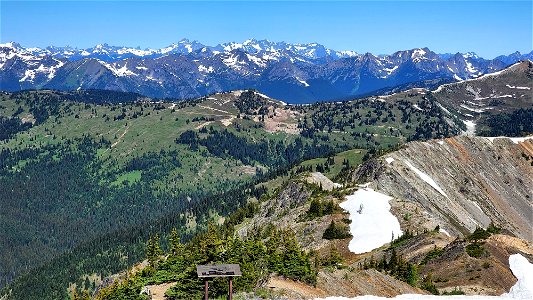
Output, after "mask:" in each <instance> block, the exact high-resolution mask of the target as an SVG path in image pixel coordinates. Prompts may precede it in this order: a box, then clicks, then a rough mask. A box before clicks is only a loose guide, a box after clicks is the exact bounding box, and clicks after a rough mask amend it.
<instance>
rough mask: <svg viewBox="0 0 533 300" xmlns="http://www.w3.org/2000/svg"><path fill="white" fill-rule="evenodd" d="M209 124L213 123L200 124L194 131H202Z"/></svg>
mask: <svg viewBox="0 0 533 300" xmlns="http://www.w3.org/2000/svg"><path fill="white" fill-rule="evenodd" d="M211 123H213V121H207V122H205V123H202V124H200V125H198V126H196V129H202V128H204V127H206V126H207V125H209V124H211Z"/></svg>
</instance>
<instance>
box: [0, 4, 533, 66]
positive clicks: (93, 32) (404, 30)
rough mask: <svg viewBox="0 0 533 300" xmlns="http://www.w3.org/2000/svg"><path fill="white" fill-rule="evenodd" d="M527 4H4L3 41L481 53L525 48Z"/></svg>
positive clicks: (528, 40) (529, 39)
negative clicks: (265, 44) (261, 42)
mask: <svg viewBox="0 0 533 300" xmlns="http://www.w3.org/2000/svg"><path fill="white" fill-rule="evenodd" d="M532 9H533V8H532V1H531V0H525V1H471V2H466V1H394V2H389V1H339V2H331V1H328V2H326V1H311V2H306V1H290V2H289V1H248V2H245V1H234V2H228V1H191V2H183V1H162V2H153V1H151V2H148V1H114V2H107V1H89V2H84V1H58V2H50V1H33V2H30V1H4V0H0V16H1V27H0V41H1V42H2V43H5V42H8V41H16V42H19V43H21V44H22V45H23V46H26V47H30V46H31V47H45V46H48V45H56V46H66V45H70V46H76V47H81V48H88V47H91V46H94V45H96V44H99V43H108V44H110V45H119V46H132V47H136V46H140V47H141V48H146V47H151V48H160V47H164V46H167V45H169V44H171V43H172V42H177V41H179V40H180V39H182V38H189V39H191V40H198V41H200V42H202V43H203V44H206V45H212V46H214V45H216V44H218V43H222V42H227V41H241V42H242V41H244V40H246V39H248V38H251V37H255V38H258V39H268V40H272V41H286V42H292V43H307V42H318V43H321V44H323V45H325V46H327V47H330V48H333V49H336V50H355V51H357V52H359V53H365V52H372V53H374V54H388V53H392V52H394V51H396V50H403V49H411V48H415V47H429V48H430V49H432V50H433V51H436V52H439V53H446V52H450V53H455V52H465V51H475V52H477V53H478V54H479V55H481V56H483V57H486V58H493V57H494V56H496V55H499V54H509V53H511V52H514V51H517V50H518V51H521V52H522V53H524V52H530V51H531V50H533V49H532V48H533V46H532V35H533V34H532V27H533V24H532V22H533V17H532Z"/></svg>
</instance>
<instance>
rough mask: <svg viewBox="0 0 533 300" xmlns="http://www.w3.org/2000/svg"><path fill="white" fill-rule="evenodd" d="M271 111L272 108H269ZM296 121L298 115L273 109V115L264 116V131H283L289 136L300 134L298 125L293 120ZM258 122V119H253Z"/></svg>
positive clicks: (285, 110) (282, 109) (280, 109)
mask: <svg viewBox="0 0 533 300" xmlns="http://www.w3.org/2000/svg"><path fill="white" fill-rule="evenodd" d="M270 109H273V107H270ZM297 119H298V113H297V112H294V111H291V110H289V109H284V108H274V113H269V114H268V116H265V130H266V131H268V132H278V131H284V132H286V133H290V134H298V133H300V129H299V128H298V123H297V122H295V120H297ZM254 120H255V121H256V122H258V121H259V117H256V118H255V119H254Z"/></svg>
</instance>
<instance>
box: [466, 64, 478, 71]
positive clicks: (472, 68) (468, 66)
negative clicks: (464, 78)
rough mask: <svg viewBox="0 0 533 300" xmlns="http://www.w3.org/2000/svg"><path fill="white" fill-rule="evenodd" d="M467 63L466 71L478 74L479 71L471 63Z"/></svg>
mask: <svg viewBox="0 0 533 300" xmlns="http://www.w3.org/2000/svg"><path fill="white" fill-rule="evenodd" d="M465 62H466V69H467V70H468V72H470V73H476V72H477V69H476V68H474V66H472V64H471V63H470V62H469V61H465Z"/></svg>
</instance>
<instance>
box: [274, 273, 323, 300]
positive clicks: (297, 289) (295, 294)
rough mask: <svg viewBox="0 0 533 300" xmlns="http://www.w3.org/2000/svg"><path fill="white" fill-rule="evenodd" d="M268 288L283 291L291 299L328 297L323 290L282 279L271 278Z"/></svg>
mask: <svg viewBox="0 0 533 300" xmlns="http://www.w3.org/2000/svg"><path fill="white" fill-rule="evenodd" d="M267 287H268V288H271V289H274V290H281V291H283V292H284V293H285V294H286V295H287V296H289V298H291V299H314V298H319V297H326V296H327V294H326V292H324V291H323V290H321V289H317V288H314V287H312V286H309V285H307V284H304V283H301V282H298V281H293V280H290V279H285V278H281V277H272V278H270V280H269V281H268V283H267Z"/></svg>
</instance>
